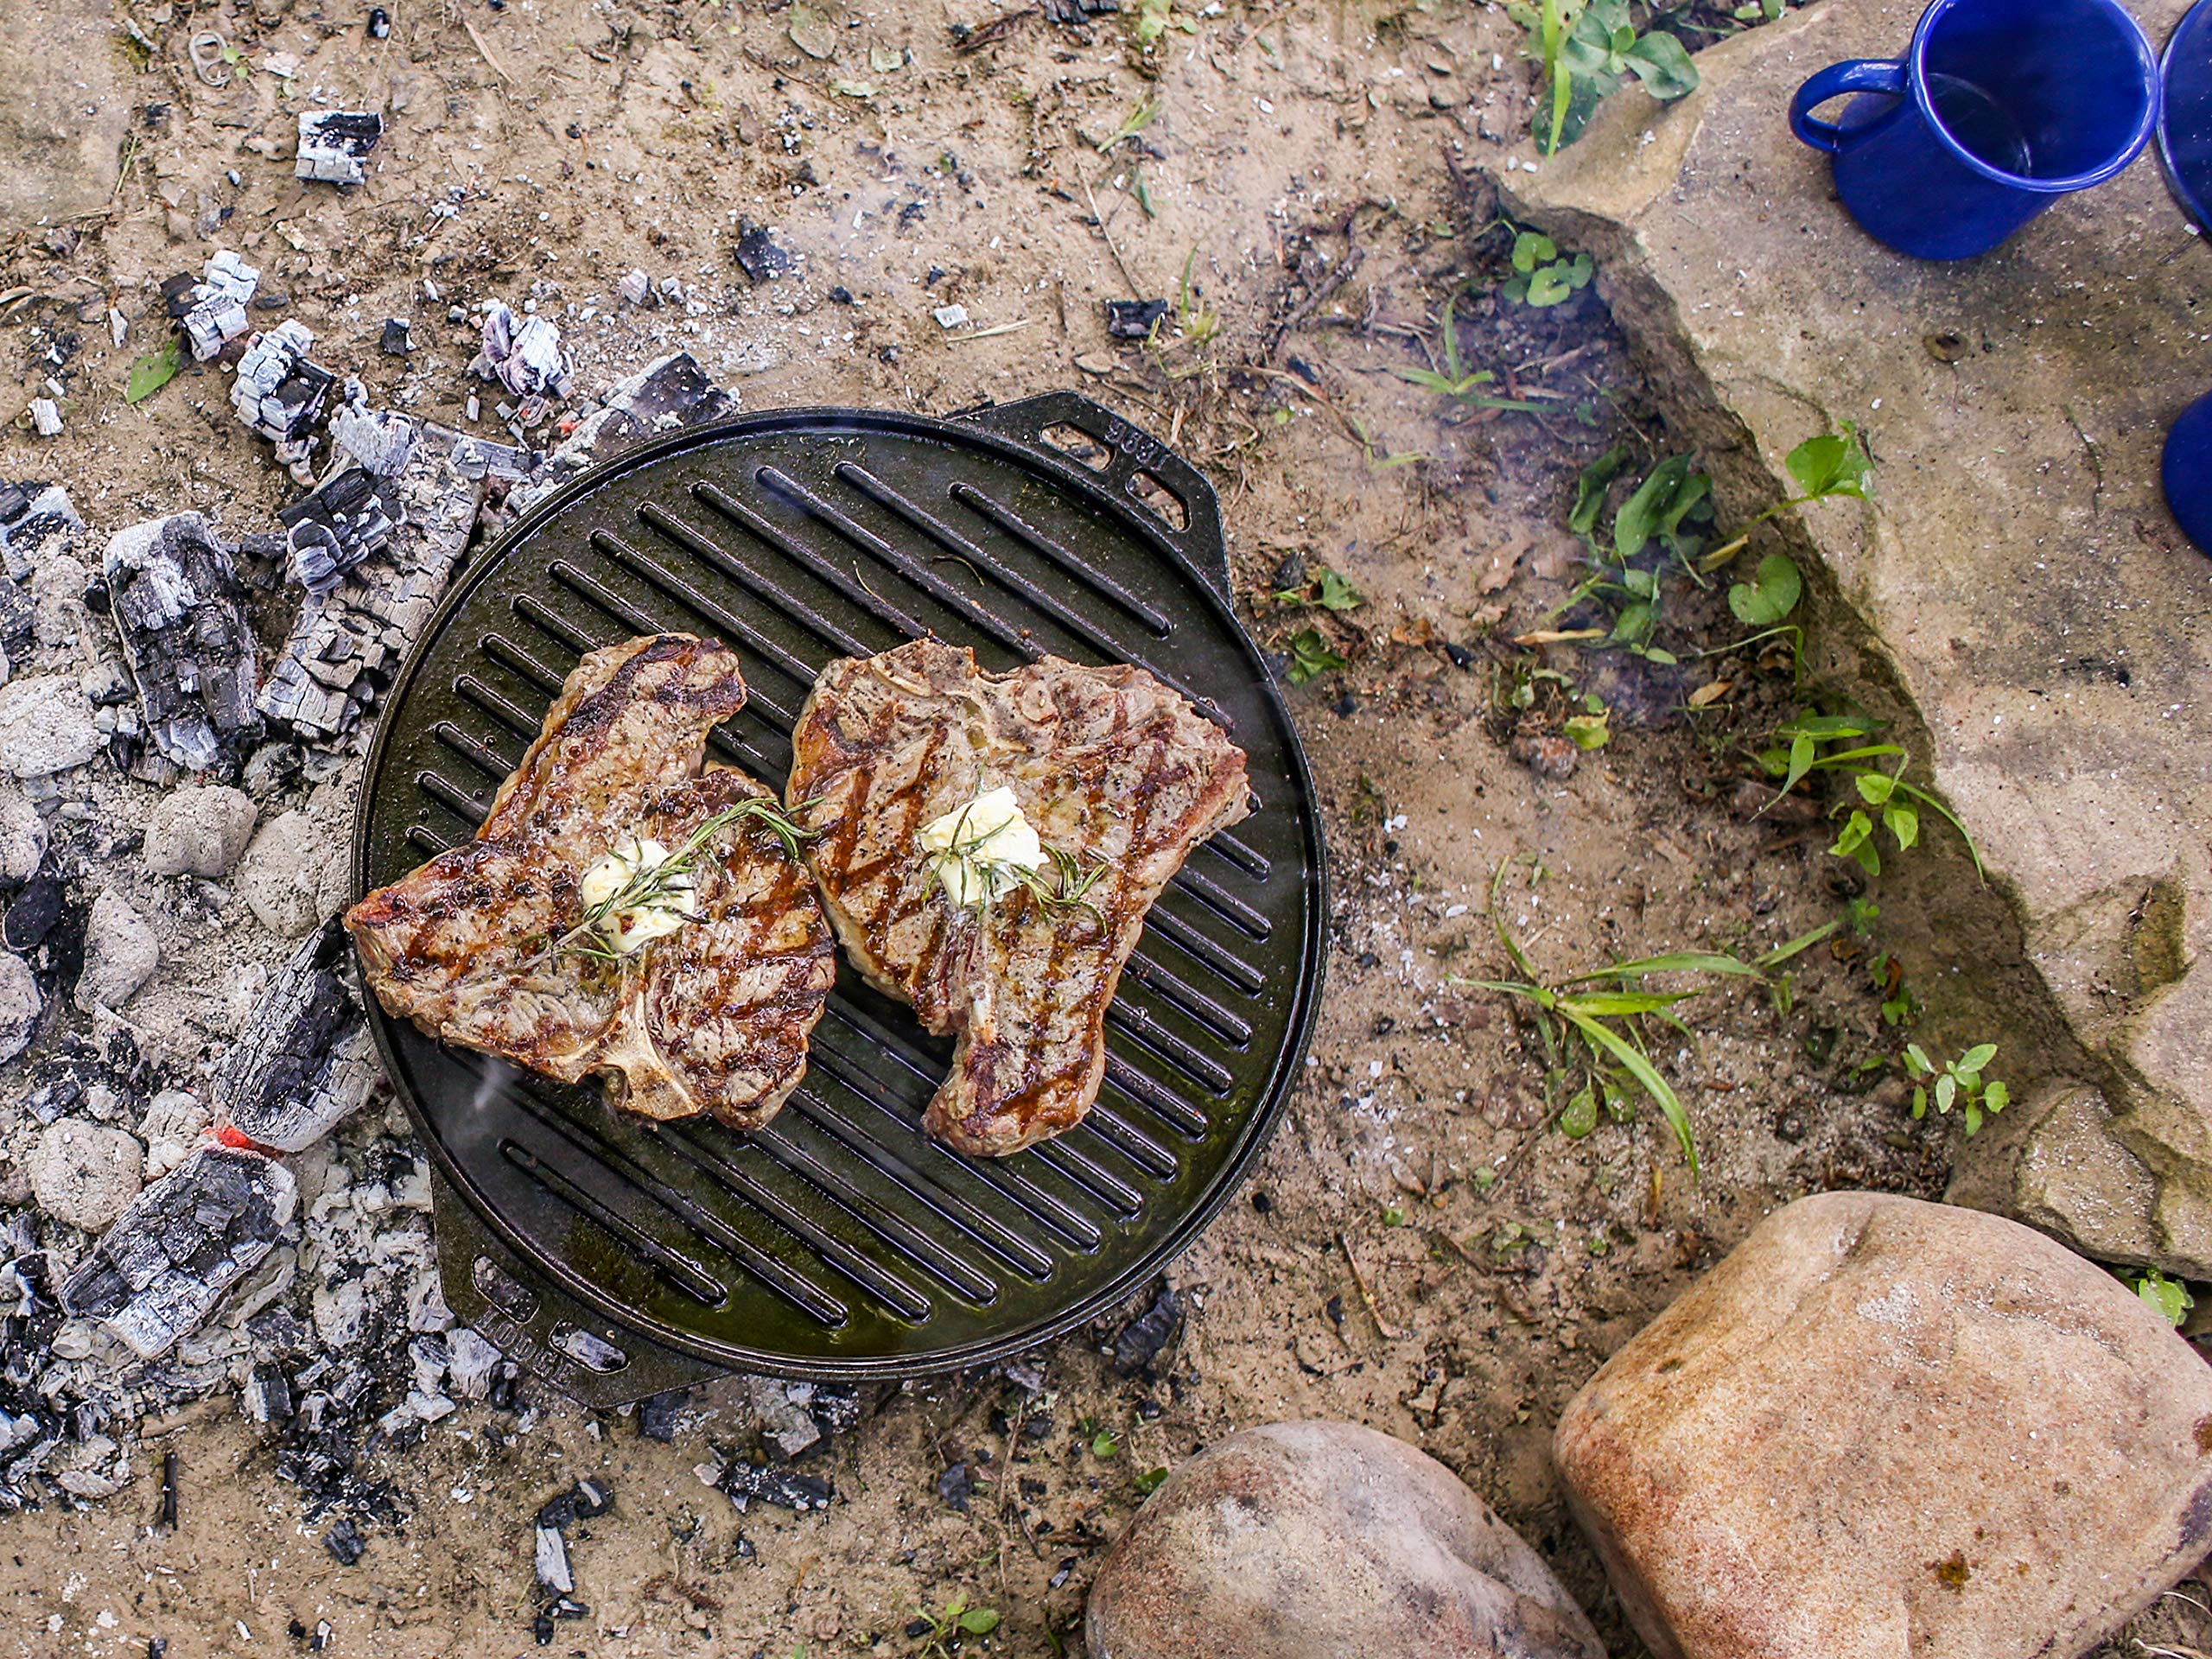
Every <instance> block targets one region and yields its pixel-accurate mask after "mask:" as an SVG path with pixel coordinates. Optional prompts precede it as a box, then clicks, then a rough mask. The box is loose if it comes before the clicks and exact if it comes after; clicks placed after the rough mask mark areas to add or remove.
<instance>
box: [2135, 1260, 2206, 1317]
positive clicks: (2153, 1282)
mask: <svg viewBox="0 0 2212 1659" xmlns="http://www.w3.org/2000/svg"><path fill="white" fill-rule="evenodd" d="M2134 1283H2135V1294H2137V1295H2138V1296H2139V1297H2141V1298H2142V1299H2143V1305H2144V1306H2145V1307H2148V1308H2149V1309H2150V1310H2151V1311H2152V1313H2156V1314H2157V1315H2158V1317H2159V1318H2160V1319H2164V1321H2165V1322H2166V1323H2167V1324H2168V1325H2179V1324H2180V1323H2181V1322H2182V1321H2183V1319H2187V1318H2188V1317H2189V1311H2190V1309H2191V1308H2193V1307H2195V1306H2196V1298H2195V1297H2194V1296H2191V1295H2190V1294H2189V1287H2188V1286H2186V1285H2184V1284H2183V1283H2182V1282H2181V1281H2179V1280H2178V1279H2169V1278H2167V1277H2166V1275H2165V1274H2163V1273H2160V1272H2159V1271H2158V1269H2157V1268H2145V1269H2144V1270H2143V1273H2142V1274H2141V1276H2140V1277H2139V1278H2138V1279H2136V1281H2134Z"/></svg>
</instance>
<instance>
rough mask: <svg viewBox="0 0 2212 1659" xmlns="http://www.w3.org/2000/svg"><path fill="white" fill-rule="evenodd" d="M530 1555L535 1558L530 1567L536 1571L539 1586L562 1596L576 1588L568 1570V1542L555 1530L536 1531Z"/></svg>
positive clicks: (539, 1529) (546, 1528)
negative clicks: (534, 1542)
mask: <svg viewBox="0 0 2212 1659" xmlns="http://www.w3.org/2000/svg"><path fill="white" fill-rule="evenodd" d="M532 1554H533V1555H534V1557H535V1560H534V1561H533V1563H532V1565H533V1566H534V1567H536V1569H537V1581H538V1583H539V1584H541V1585H543V1586H544V1587H545V1588H546V1589H548V1590H551V1591H554V1592H556V1593H557V1594H560V1595H564V1596H565V1595H567V1594H568V1593H569V1592H570V1591H571V1590H574V1589H575V1587H576V1580H575V1576H574V1574H572V1573H570V1572H569V1542H568V1540H567V1539H565V1538H563V1537H562V1536H561V1535H560V1533H559V1532H558V1531H557V1530H556V1529H554V1528H552V1527H540V1528H538V1529H537V1544H536V1548H535V1549H534V1550H533V1552H532Z"/></svg>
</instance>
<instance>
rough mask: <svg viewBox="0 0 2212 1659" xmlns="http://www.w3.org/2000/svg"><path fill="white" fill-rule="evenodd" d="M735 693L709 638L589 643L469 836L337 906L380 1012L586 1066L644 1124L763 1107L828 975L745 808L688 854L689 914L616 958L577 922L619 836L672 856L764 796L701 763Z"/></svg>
mask: <svg viewBox="0 0 2212 1659" xmlns="http://www.w3.org/2000/svg"><path fill="white" fill-rule="evenodd" d="M744 703H745V682H744V680H743V678H742V677H741V676H740V674H739V673H738V667H737V658H736V656H735V654H734V652H731V651H730V650H729V649H728V647H727V646H725V645H720V644H717V643H715V642H714V641H711V640H700V639H693V638H691V637H690V635H688V634H669V633H664V634H659V635H654V636H649V637H647V638H644V639H632V640H630V641H628V642H627V643H626V644H623V645H610V646H608V647H607V648H606V649H604V650H601V651H595V652H592V653H591V654H590V655H589V656H588V657H586V658H584V659H583V661H582V664H579V665H578V667H577V669H576V671H575V673H573V674H571V675H570V676H569V679H568V683H566V684H565V685H564V686H563V688H562V690H561V695H560V696H559V697H558V698H557V699H556V700H555V702H554V704H553V707H552V708H551V709H550V710H549V711H548V712H547V714H546V716H545V724H544V728H543V731H542V732H541V733H540V734H539V735H538V738H537V741H535V742H534V743H532V744H531V747H530V749H529V751H528V752H527V753H525V754H524V756H523V760H522V764H521V765H520V766H518V768H517V769H516V771H515V772H514V774H513V775H512V777H510V778H509V779H507V780H506V782H505V784H503V785H500V788H499V794H498V796H497V797H496V798H494V800H493V808H492V812H491V815H490V816H489V817H486V819H485V821H484V823H483V825H482V827H481V828H480V829H479V830H478V831H477V835H476V839H475V840H474V841H472V842H466V843H464V844H463V845H461V846H459V847H454V848H452V849H448V851H446V852H443V853H441V854H439V855H437V856H436V857H435V858H434V859H432V860H431V861H429V863H427V864H425V865H423V867H422V868H420V869H418V870H416V871H415V872H414V874H411V875H408V876H405V877H403V878H402V879H401V880H397V881H395V882H393V883H392V884H391V886H390V887H381V888H378V890H377V891H376V892H374V893H371V894H369V895H368V897H367V898H365V899H362V900H361V902H360V903H359V904H358V905H356V906H353V909H352V910H351V911H349V912H347V913H346V927H347V929H348V930H349V931H351V932H352V933H353V938H354V940H355V942H356V943H357V944H359V946H360V950H361V957H362V960H363V963H364V964H365V976H366V978H367V981H368V982H369V984H370V986H371V987H372V988H373V989H374V990H375V992H376V995H377V1000H378V1001H380V1002H382V1003H383V1004H384V1006H385V1008H386V1010H388V1011H389V1012H390V1013H391V1014H392V1015H393V1016H394V1017H396V1018H398V1019H404V1020H413V1021H414V1022H415V1024H416V1026H418V1027H421V1028H422V1029H423V1031H424V1032H426V1033H429V1035H431V1036H432V1037H435V1038H437V1039H440V1040H441V1041H443V1042H448V1043H454V1044H457V1045H459V1046H462V1047H466V1048H473V1049H480V1050H481V1051H483V1052H486V1053H489V1054H497V1055H499V1056H500V1057H502V1058H505V1059H510V1060H513V1061H516V1062H517V1063H518V1064H520V1065H526V1066H528V1067H530V1068H531V1070H533V1071H542V1072H544V1073H545V1074H547V1075H548V1076H550V1077H558V1078H560V1079H561V1080H562V1081H563V1082H564V1083H577V1082H581V1081H582V1079H583V1078H585V1077H588V1076H591V1075H593V1074H594V1073H597V1074H601V1075H603V1076H604V1077H605V1078H606V1079H607V1095H608V1098H609V1099H610V1100H611V1101H612V1102H613V1103H614V1104H616V1105H618V1106H620V1107H622V1108H624V1109H626V1110H629V1111H632V1112H636V1113H639V1114H640V1115H642V1116H646V1117H655V1118H673V1117H687V1116H693V1115H695V1114H697V1113H702V1112H704V1113H708V1114H710V1115H711V1116H714V1117H715V1118H717V1119H719V1120H721V1122H725V1123H728V1124H730V1125H732V1126H734V1127H735V1128H757V1127H759V1126H760V1124H762V1123H765V1122H767V1121H768V1119H769V1118H771V1117H772V1116H774V1115H775V1112H776V1109H777V1108H778V1107H779V1106H780V1105H782V1104H783V1102H784V1097H785V1096H786V1095H788V1094H790V1092H791V1090H792V1089H793V1088H794V1087H795V1086H796V1085H797V1084H798V1079H799V1076H800V1074H801V1073H802V1072H803V1071H804V1070H805V1069H806V1045H807V1036H808V1033H810V1032H811V1031H812V1030H813V1028H814V1024H815V1021H816V1020H818V1019H819V1018H820V1017H821V1014H822V1005H823V1000H824V999H825V998H826V997H827V995H829V987H830V984H831V982H833V981H834V980H835V979H836V951H835V948H834V946H833V945H832V943H831V940H830V936H829V925H828V923H827V922H826V921H825V920H824V919H823V914H822V907H821V904H820V902H819V900H818V899H817V898H816V896H815V892H814V884H813V882H812V881H811V880H810V879H809V877H808V875H807V873H806V870H805V869H804V867H802V866H801V865H800V864H798V862H797V861H795V860H793V859H792V858H791V857H790V856H789V855H787V854H786V853H785V850H784V848H783V846H782V844H781V842H779V841H778V840H777V838H776V837H775V836H774V835H773V834H772V833H771V832H770V831H769V830H768V829H766V827H765V826H764V825H762V824H761V823H760V822H759V821H758V820H757V819H751V818H740V819H738V820H736V821H734V822H731V823H725V824H724V825H722V826H721V828H720V829H718V830H716V831H715V833H714V834H713V836H711V838H710V839H709V840H707V841H706V842H704V843H703V844H702V846H701V847H700V848H699V849H698V850H697V853H696V856H695V858H694V859H693V860H692V861H690V877H691V891H690V893H689V894H688V895H687V896H686V903H687V906H688V908H689V912H690V915H691V916H692V917H693V918H695V919H692V920H689V921H686V922H685V923H684V924H683V925H682V926H680V927H678V928H677V929H676V930H675V931H673V932H671V933H669V934H667V935H665V936H664V937H662V938H656V939H653V940H652V942H651V943H649V944H645V945H643V946H642V947H640V948H639V949H637V950H634V951H633V952H632V953H630V954H626V955H622V954H619V953H616V952H614V951H613V950H610V949H609V948H608V946H607V942H606V940H605V938H603V936H601V935H598V934H597V933H595V932H588V933H584V934H582V935H579V934H577V931H576V930H577V929H578V926H579V924H580V923H581V922H582V920H583V918H584V916H585V912H586V910H587V906H586V904H585V901H584V899H583V896H582V893H580V891H579V888H580V887H581V885H582V880H583V878H584V875H585V873H586V872H587V871H588V870H589V869H590V868H592V867H593V866H594V864H595V863H597V862H598V861H600V860H601V859H602V858H604V857H605V856H606V855H607V854H608V853H609V852H611V851H613V850H614V849H618V848H622V847H626V846H630V845H632V844H634V843H636V842H647V841H649V842H658V843H659V844H660V845H661V846H662V847H664V848H671V849H673V848H678V847H682V846H683V845H684V844H685V842H687V841H688V840H689V839H690V837H692V836H694V835H695V833H696V832H697V831H698V830H699V829H701V827H702V825H703V824H705V823H706V822H707V821H708V820H709V818H711V817H714V815H715V814H716V813H717V812H720V811H722V810H727V809H729V808H732V807H735V806H737V805H739V804H741V803H742V802H744V801H747V800H748V799H766V800H770V801H772V800H773V799H774V797H773V796H772V794H771V792H770V791H767V790H766V789H764V788H762V787H761V786H760V785H759V784H757V783H755V782H753V779H750V778H747V776H745V774H744V773H742V772H737V771H734V770H732V769H728V768H722V767H716V768H714V769H712V770H709V771H707V772H703V773H702V771H701V769H700V768H701V763H702V760H703V758H704V756H705V753H706V744H707V734H708V733H709V731H711V730H712V729H713V728H715V726H717V725H719V724H720V723H721V721H725V720H728V718H729V717H730V716H731V715H734V714H735V713H736V712H737V711H738V710H739V709H741V708H742V707H743V706H744Z"/></svg>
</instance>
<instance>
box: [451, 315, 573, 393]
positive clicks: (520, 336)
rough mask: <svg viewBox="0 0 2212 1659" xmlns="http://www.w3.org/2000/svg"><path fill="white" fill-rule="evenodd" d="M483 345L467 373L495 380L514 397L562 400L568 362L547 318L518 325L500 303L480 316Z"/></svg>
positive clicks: (555, 328) (558, 335)
mask: <svg viewBox="0 0 2212 1659" xmlns="http://www.w3.org/2000/svg"><path fill="white" fill-rule="evenodd" d="M483 331H484V346H483V349H482V350H481V351H480V352H479V353H477V354H476V358H475V360H474V362H472V363H471V364H470V365H468V367H469V372H471V373H473V374H474V375H476V376H477V377H478V378H480V379H485V380H491V379H495V378H496V379H497V380H498V381H499V384H500V385H503V386H505V388H506V389H507V390H508V391H511V392H512V393H514V395H515V396H516V397H566V396H567V395H568V391H569V359H568V354H567V353H565V352H563V350H562V349H561V330H560V327H559V325H557V324H556V323H555V322H554V321H552V320H551V319H550V318H547V317H539V316H531V317H525V318H524V319H523V320H522V321H520V322H519V323H518V322H517V321H515V314H514V312H513V310H512V308H509V307H508V305H507V304H506V302H505V301H503V300H495V301H493V302H492V304H491V306H490V307H489V308H487V309H486V311H485V313H484V323H483Z"/></svg>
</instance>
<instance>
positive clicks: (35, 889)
mask: <svg viewBox="0 0 2212 1659" xmlns="http://www.w3.org/2000/svg"><path fill="white" fill-rule="evenodd" d="M65 907H66V904H65V898H64V894H63V892H62V887H61V882H60V880H59V879H58V878H57V877H54V876H51V875H34V876H33V877H32V878H31V879H30V880H28V881H26V882H24V883H23V885H22V890H21V891H19V892H18V893H16V897H15V900H14V902H13V903H11V904H10V905H9V906H8V916H7V919H6V921H4V922H0V940H4V942H5V943H6V944H7V947H8V949H9V950H13V951H15V952H16V954H18V955H21V954H22V953H23V952H25V951H29V950H36V949H38V947H39V946H40V945H41V944H44V943H45V942H46V936H47V935H48V934H49V933H51V932H53V931H54V928H55V927H57V926H58V925H60V921H61V914H62V911H63V910H64V908H65Z"/></svg>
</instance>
